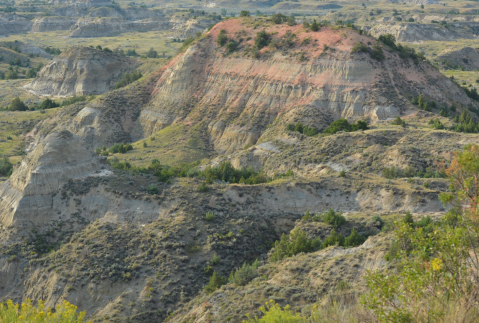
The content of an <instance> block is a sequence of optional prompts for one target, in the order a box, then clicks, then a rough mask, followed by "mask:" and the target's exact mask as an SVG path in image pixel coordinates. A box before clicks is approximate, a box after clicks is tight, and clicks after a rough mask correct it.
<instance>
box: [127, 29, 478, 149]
mask: <svg viewBox="0 0 479 323" xmlns="http://www.w3.org/2000/svg"><path fill="white" fill-rule="evenodd" d="M253 27H254V25H253V23H250V24H249V23H248V22H247V21H242V20H232V21H227V22H224V23H221V24H218V25H217V26H215V27H214V28H213V29H212V30H211V31H210V32H209V33H208V34H207V36H206V38H205V39H203V40H201V41H199V42H198V43H197V44H196V45H194V46H192V47H190V48H189V49H188V51H186V52H185V53H184V54H183V55H182V56H181V57H179V58H177V60H176V61H175V63H174V65H173V64H171V65H170V66H169V68H168V70H166V71H165V72H164V73H163V74H162V76H161V78H160V79H159V80H158V82H157V86H156V88H155V90H154V92H153V96H152V99H151V101H150V103H149V104H148V105H147V106H146V107H145V108H144V109H142V112H141V115H140V118H139V120H138V121H139V122H137V123H136V124H135V128H134V130H133V132H132V138H133V139H136V138H141V137H145V136H148V135H150V134H152V133H154V132H156V131H158V130H159V129H161V128H163V127H165V126H166V125H169V124H172V123H173V122H179V121H180V120H181V121H182V122H185V123H187V122H193V123H195V122H204V123H206V124H208V131H209V134H210V136H211V141H212V142H213V144H214V147H215V150H217V151H218V152H231V151H233V150H235V149H238V148H243V147H244V146H245V145H248V144H254V143H255V142H256V141H257V140H258V138H260V136H261V133H262V131H264V130H265V129H266V126H267V125H268V124H270V123H271V122H272V121H273V120H275V119H277V118H279V117H282V118H283V119H285V120H289V121H302V122H303V123H307V124H312V125H314V126H315V127H316V128H318V129H322V128H324V126H325V125H326V124H328V123H330V122H331V121H332V120H334V119H338V118H340V117H346V118H350V119H359V118H368V119H371V120H378V119H387V118H391V117H395V116H397V115H399V114H401V111H402V110H404V109H405V108H406V107H408V106H409V103H408V102H409V100H410V99H411V98H412V97H413V96H414V95H417V94H418V93H419V92H422V94H423V95H425V96H428V97H430V98H432V99H434V100H436V101H437V102H438V103H442V104H445V103H449V104H450V103H453V102H454V103H456V104H460V105H461V106H467V104H469V103H471V100H470V99H468V98H467V97H466V96H465V94H464V93H462V91H460V90H459V89H458V88H457V87H456V86H454V85H453V83H452V82H451V81H450V80H448V79H447V78H445V77H444V76H442V75H441V74H440V73H439V72H438V71H437V70H435V69H434V68H432V67H431V66H429V65H428V64H426V63H422V62H420V63H418V64H414V63H412V61H410V60H402V59H400V58H399V57H398V55H397V54H395V53H392V52H389V51H387V49H386V48H384V50H386V59H385V60H384V61H377V60H374V59H372V58H370V57H369V55H367V54H352V53H351V49H352V47H353V46H354V45H355V44H357V43H359V42H363V43H365V44H367V43H368V42H371V39H370V38H368V37H366V36H361V35H359V34H358V33H357V32H355V31H353V30H331V29H330V28H322V29H321V30H320V31H319V32H306V31H305V30H304V29H303V28H302V27H301V26H295V27H284V26H281V27H280V28H278V27H277V26H270V25H269V26H264V28H265V31H266V32H267V33H268V32H269V33H272V32H277V33H276V34H274V35H271V37H272V40H271V44H274V45H270V46H269V47H267V48H264V49H263V50H262V51H261V57H260V58H259V59H255V58H253V57H252V55H251V51H252V46H253V44H254V36H255V34H256V32H257V31H254V30H253ZM259 28H261V27H257V30H259ZM222 29H224V30H226V34H227V36H228V38H229V39H230V40H234V41H239V42H240V43H239V45H238V46H239V49H237V50H236V51H235V52H234V53H231V54H226V53H225V50H224V49H223V48H219V47H218V45H217V44H216V39H217V37H218V34H219V31H220V30H222ZM288 32H289V33H288ZM288 37H291V39H289V40H288ZM291 43H292V44H291ZM325 49H326V50H325ZM185 80H188V81H187V82H186V81H185Z"/></svg>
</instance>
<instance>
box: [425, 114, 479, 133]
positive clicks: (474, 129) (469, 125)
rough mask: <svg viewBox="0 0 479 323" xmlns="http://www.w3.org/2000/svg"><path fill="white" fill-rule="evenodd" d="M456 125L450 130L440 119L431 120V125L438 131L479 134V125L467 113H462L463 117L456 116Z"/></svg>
mask: <svg viewBox="0 0 479 323" xmlns="http://www.w3.org/2000/svg"><path fill="white" fill-rule="evenodd" d="M453 121H454V122H455V123H456V124H454V125H452V126H450V127H449V128H447V127H446V126H445V125H444V124H443V123H442V122H441V120H439V119H431V120H429V124H430V125H431V126H432V127H433V128H434V129H437V130H442V129H446V130H450V131H455V132H465V133H479V123H476V122H474V120H473V119H472V118H471V116H470V114H469V113H468V112H466V111H462V113H461V115H460V116H458V115H456V116H455V117H454V119H453Z"/></svg>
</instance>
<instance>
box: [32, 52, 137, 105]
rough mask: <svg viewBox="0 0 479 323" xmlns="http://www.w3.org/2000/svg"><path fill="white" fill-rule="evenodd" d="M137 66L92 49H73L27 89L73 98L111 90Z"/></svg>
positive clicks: (44, 69)
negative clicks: (124, 75)
mask: <svg viewBox="0 0 479 323" xmlns="http://www.w3.org/2000/svg"><path fill="white" fill-rule="evenodd" d="M137 65H138V62H137V61H136V60H134V59H131V58H127V57H123V56H120V55H116V54H113V53H108V52H105V51H102V50H98V49H93V48H89V47H71V48H68V49H67V50H65V51H64V52H62V53H61V54H60V55H58V56H56V57H55V58H54V59H53V61H52V62H51V63H49V64H48V65H46V66H45V67H43V69H42V70H41V71H40V72H39V73H38V75H37V77H36V78H35V79H34V80H33V81H32V83H30V84H29V85H27V88H28V89H29V90H30V91H32V92H34V93H36V94H38V95H54V96H72V95H90V94H101V93H104V92H107V91H109V90H111V89H112V88H113V87H114V85H115V82H116V81H118V79H119V78H121V76H122V75H123V74H124V73H126V72H129V71H131V70H133V69H134V68H135V67H136V66H137Z"/></svg>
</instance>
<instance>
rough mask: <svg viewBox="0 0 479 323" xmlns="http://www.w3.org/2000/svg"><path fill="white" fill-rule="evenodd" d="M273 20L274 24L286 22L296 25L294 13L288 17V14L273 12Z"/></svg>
mask: <svg viewBox="0 0 479 323" xmlns="http://www.w3.org/2000/svg"><path fill="white" fill-rule="evenodd" d="M271 18H272V20H273V22H274V23H275V24H278V25H279V24H282V23H285V22H286V23H287V24H288V26H294V25H296V18H295V17H294V15H290V16H289V17H288V16H285V15H283V14H281V13H275V14H273V16H272V17H271Z"/></svg>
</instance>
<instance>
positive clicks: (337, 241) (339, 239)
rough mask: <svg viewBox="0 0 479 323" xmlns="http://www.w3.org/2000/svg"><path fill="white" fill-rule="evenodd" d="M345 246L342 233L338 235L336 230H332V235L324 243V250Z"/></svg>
mask: <svg viewBox="0 0 479 323" xmlns="http://www.w3.org/2000/svg"><path fill="white" fill-rule="evenodd" d="M336 245H337V246H340V247H343V246H344V236H343V235H342V234H341V233H336V230H334V229H333V230H331V233H330V234H329V236H328V237H327V238H325V239H324V241H323V248H327V247H329V246H336Z"/></svg>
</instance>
